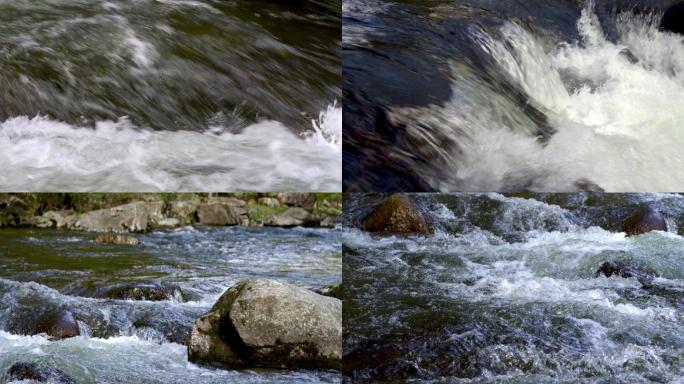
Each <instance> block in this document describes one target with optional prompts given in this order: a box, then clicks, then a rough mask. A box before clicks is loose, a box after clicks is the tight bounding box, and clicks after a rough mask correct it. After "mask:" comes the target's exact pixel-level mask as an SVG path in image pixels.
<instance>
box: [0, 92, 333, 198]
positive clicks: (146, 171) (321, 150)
mask: <svg viewBox="0 0 684 384" xmlns="http://www.w3.org/2000/svg"><path fill="white" fill-rule="evenodd" d="M219 128H221V129H218V130H217V127H212V128H211V129H210V130H207V131H206V132H191V131H177V132H171V131H152V130H148V129H143V128H140V127H136V126H134V125H133V124H131V123H130V122H129V121H128V120H127V119H125V118H123V119H121V120H119V121H117V122H112V121H104V122H99V123H97V124H96V127H95V128H94V129H91V128H83V127H77V126H73V125H70V124H66V123H62V122H58V121H54V120H51V119H48V118H45V117H40V116H38V117H34V118H28V117H15V118H11V119H9V120H7V121H5V122H3V123H0V164H3V166H4V167H3V168H4V170H3V172H2V173H1V174H0V186H2V187H1V188H2V189H3V190H7V191H17V190H22V191H62V190H70V191H86V190H88V191H109V192H114V191H158V190H175V191H191V190H202V191H219V190H260V191H261V190H263V191H265V190H285V191H287V190H292V191H293V190H312V191H339V190H340V186H341V180H342V158H341V150H342V140H341V132H342V109H341V108H340V107H337V106H336V105H333V106H331V107H330V108H328V109H327V110H326V111H324V112H322V113H321V116H320V118H319V121H317V122H315V124H314V130H313V131H312V132H311V133H310V134H308V135H307V137H305V138H302V137H298V136H297V135H296V134H294V133H293V132H292V131H291V130H290V129H289V128H287V127H285V126H284V125H283V124H281V123H279V122H275V121H265V122H261V123H257V124H253V125H251V126H249V127H247V128H245V129H244V130H243V131H242V132H241V133H239V134H234V133H227V132H224V131H226V130H225V129H223V127H219Z"/></svg>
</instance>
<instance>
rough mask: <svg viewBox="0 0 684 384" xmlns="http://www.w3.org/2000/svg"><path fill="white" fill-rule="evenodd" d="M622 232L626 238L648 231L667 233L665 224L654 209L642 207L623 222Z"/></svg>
mask: <svg viewBox="0 0 684 384" xmlns="http://www.w3.org/2000/svg"><path fill="white" fill-rule="evenodd" d="M622 230H623V231H624V232H625V233H627V236H636V235H640V234H642V233H646V232H650V231H667V223H666V222H665V217H663V215H662V214H661V213H660V212H658V211H657V210H656V209H654V208H652V207H650V206H648V205H642V206H641V207H639V209H638V210H636V211H635V212H634V213H632V215H631V216H630V217H629V218H627V220H625V222H624V224H623V226H622Z"/></svg>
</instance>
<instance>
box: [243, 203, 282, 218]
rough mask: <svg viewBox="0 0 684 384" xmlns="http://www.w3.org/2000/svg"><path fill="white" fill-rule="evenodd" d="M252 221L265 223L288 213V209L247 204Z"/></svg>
mask: <svg viewBox="0 0 684 384" xmlns="http://www.w3.org/2000/svg"><path fill="white" fill-rule="evenodd" d="M247 210H248V215H249V218H250V220H256V221H264V220H265V219H267V218H269V217H273V216H278V215H280V214H282V213H283V212H285V211H287V207H269V206H266V205H260V204H247Z"/></svg>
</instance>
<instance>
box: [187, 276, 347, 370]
mask: <svg viewBox="0 0 684 384" xmlns="http://www.w3.org/2000/svg"><path fill="white" fill-rule="evenodd" d="M188 358H189V360H190V361H192V362H195V363H204V364H208V365H213V366H218V367H222V368H228V369H239V368H255V367H261V368H289V369H297V368H321V369H329V368H333V369H340V368H341V363H342V301H341V300H338V299H335V298H332V297H326V296H322V295H318V294H316V293H314V292H311V291H309V290H307V289H303V288H299V287H296V286H294V285H290V284H286V283H281V282H278V281H273V280H246V281H243V282H241V283H238V284H237V285H235V286H233V287H232V288H230V289H228V290H227V291H226V292H225V293H224V294H223V295H222V296H221V298H220V299H219V300H218V301H217V302H216V304H215V305H214V307H213V308H212V309H211V311H210V312H209V313H207V314H206V315H204V316H202V317H200V318H199V319H198V320H197V321H196V322H195V326H194V328H193V330H192V335H191V337H190V341H189V343H188Z"/></svg>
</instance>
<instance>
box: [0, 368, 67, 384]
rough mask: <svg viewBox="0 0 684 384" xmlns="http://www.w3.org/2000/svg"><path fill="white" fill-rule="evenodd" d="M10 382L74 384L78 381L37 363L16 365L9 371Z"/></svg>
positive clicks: (55, 369) (57, 370)
mask: <svg viewBox="0 0 684 384" xmlns="http://www.w3.org/2000/svg"><path fill="white" fill-rule="evenodd" d="M7 378H8V379H9V381H24V380H30V381H33V382H38V383H53V384H74V383H76V381H74V379H72V378H71V377H69V376H68V375H67V374H66V373H64V372H62V371H61V370H59V369H57V368H54V367H49V366H46V365H38V364H35V363H16V364H14V365H12V366H11V367H10V368H9V369H8V370H7Z"/></svg>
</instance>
